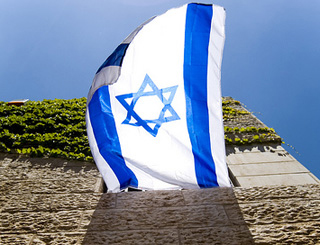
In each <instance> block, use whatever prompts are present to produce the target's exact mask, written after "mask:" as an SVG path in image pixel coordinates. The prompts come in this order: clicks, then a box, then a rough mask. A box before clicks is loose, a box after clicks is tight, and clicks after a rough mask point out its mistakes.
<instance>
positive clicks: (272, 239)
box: [249, 222, 320, 244]
mask: <svg viewBox="0 0 320 245" xmlns="http://www.w3.org/2000/svg"><path fill="white" fill-rule="evenodd" d="M319 227H320V222H301V223H288V224H270V225H254V226H250V227H249V229H250V232H251V233H252V236H253V239H254V241H255V243H256V244H320V229H319Z"/></svg>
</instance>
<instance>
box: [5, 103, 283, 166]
mask: <svg viewBox="0 0 320 245" xmlns="http://www.w3.org/2000/svg"><path fill="white" fill-rule="evenodd" d="M86 102H87V101H86V98H80V99H71V100H62V99H55V100H43V101H29V102H27V103H26V104H25V105H23V106H8V104H7V103H6V102H1V101H0V152H11V153H18V154H25V155H29V156H31V157H62V158H67V159H77V160H85V161H93V158H92V155H91V151H90V147H89V144H88V138H87V133H86V123H85V112H86ZM239 105H240V102H239V101H236V100H232V99H227V100H225V99H224V100H223V101H222V109H223V118H224V120H229V119H230V120H233V119H234V118H239V117H242V116H248V115H249V114H250V113H249V112H248V111H246V110H242V109H241V107H239ZM233 107H236V108H240V109H236V108H233ZM224 131H225V142H226V144H236V145H242V144H251V143H257V142H279V141H281V138H280V137H279V136H278V135H276V133H275V131H274V129H272V128H267V127H264V128H263V127H262V128H255V127H246V128H243V127H242V128H239V127H234V128H232V127H224Z"/></svg>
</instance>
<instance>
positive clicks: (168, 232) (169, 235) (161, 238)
mask: <svg viewBox="0 0 320 245" xmlns="http://www.w3.org/2000/svg"><path fill="white" fill-rule="evenodd" d="M83 244H88V245H89V244H92V245H96V244H128V245H131V244H137V245H139V244H159V245H162V244H179V234H178V231H177V230H176V229H165V230H161V229H160V230H159V229H157V230H134V231H121V232H119V231H101V232H87V233H86V235H85V238H84V240H83Z"/></svg>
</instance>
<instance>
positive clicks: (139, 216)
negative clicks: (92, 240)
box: [81, 207, 185, 231]
mask: <svg viewBox="0 0 320 245" xmlns="http://www.w3.org/2000/svg"><path fill="white" fill-rule="evenodd" d="M184 218H185V213H184V212H183V211H181V210H180V207H179V208H173V207H166V208H139V209H113V210H95V211H94V212H92V211H86V212H84V215H83V218H82V222H81V230H85V229H88V230H90V231H115V230H130V229H137V230H146V229H158V228H177V227H178V226H179V224H181V223H182V221H183V220H184Z"/></svg>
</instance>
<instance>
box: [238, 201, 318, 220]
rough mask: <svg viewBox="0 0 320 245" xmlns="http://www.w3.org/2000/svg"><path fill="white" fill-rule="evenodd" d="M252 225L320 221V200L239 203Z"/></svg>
mask: <svg viewBox="0 0 320 245" xmlns="http://www.w3.org/2000/svg"><path fill="white" fill-rule="evenodd" d="M239 206H240V209H241V212H242V214H243V219H244V220H245V221H246V222H247V223H248V224H250V225H266V224H272V223H273V224H289V223H299V222H318V221H320V200H309V201H308V200H290V199H289V200H281V201H277V202H275V201H274V202H258V203H245V204H239Z"/></svg>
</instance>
